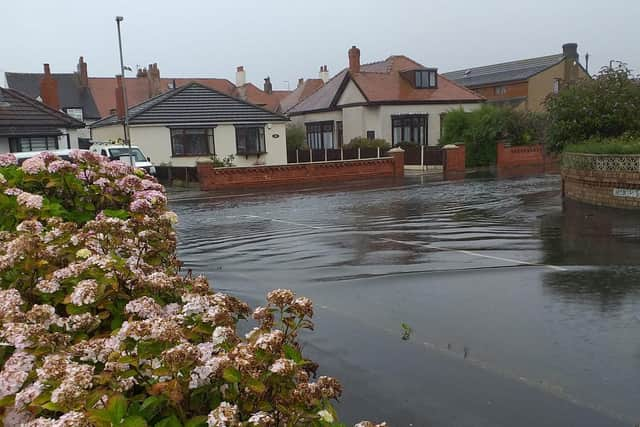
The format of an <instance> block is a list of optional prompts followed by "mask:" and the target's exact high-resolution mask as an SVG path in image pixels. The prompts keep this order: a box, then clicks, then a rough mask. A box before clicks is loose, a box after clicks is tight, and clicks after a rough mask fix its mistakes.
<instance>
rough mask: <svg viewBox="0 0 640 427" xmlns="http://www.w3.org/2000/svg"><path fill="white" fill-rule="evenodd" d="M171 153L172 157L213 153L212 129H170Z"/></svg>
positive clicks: (214, 151)
mask: <svg viewBox="0 0 640 427" xmlns="http://www.w3.org/2000/svg"><path fill="white" fill-rule="evenodd" d="M171 153H172V155H173V156H174V157H180V156H209V155H211V154H215V153H216V150H215V143H214V138H213V129H189V128H187V129H182V128H180V129H171Z"/></svg>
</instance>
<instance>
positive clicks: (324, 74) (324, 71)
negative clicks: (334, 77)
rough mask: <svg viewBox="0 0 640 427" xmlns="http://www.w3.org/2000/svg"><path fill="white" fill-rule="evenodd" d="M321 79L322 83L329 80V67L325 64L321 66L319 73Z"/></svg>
mask: <svg viewBox="0 0 640 427" xmlns="http://www.w3.org/2000/svg"><path fill="white" fill-rule="evenodd" d="M319 77H320V80H322V83H326V82H328V81H329V67H327V66H326V65H323V66H322V67H320V74H319Z"/></svg>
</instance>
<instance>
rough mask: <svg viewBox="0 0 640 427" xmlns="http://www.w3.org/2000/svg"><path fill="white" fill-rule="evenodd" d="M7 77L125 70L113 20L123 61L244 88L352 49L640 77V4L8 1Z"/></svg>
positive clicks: (305, 70)
mask: <svg viewBox="0 0 640 427" xmlns="http://www.w3.org/2000/svg"><path fill="white" fill-rule="evenodd" d="M0 10H1V11H2V12H1V14H2V25H0V71H19V72H40V71H41V70H42V64H43V63H45V62H48V63H50V64H51V68H52V71H53V72H72V71H74V70H75V65H76V64H77V60H78V56H80V55H83V56H84V57H85V61H86V62H88V64H89V75H91V76H113V75H115V74H117V73H118V71H119V62H118V61H119V60H118V51H117V37H116V26H115V22H114V17H115V16H116V15H123V16H124V17H125V20H124V22H123V39H124V55H125V63H126V64H127V65H129V66H131V67H132V68H134V67H135V66H136V65H138V64H139V65H146V64H149V63H151V62H157V63H158V65H159V68H160V74H161V76H163V77H191V76H202V77H205V76H206V77H223V78H228V79H230V80H231V81H235V69H236V66H238V65H244V66H245V69H246V70H247V79H248V80H249V81H252V82H254V83H256V84H258V85H260V86H261V84H262V82H263V80H262V79H263V78H264V77H265V76H267V75H269V76H271V80H272V82H273V85H274V88H279V89H280V88H286V87H287V83H286V81H289V82H290V84H291V87H294V86H295V82H296V81H297V79H298V77H305V78H308V77H317V75H318V70H319V68H320V66H321V65H323V64H327V65H328V66H329V71H330V73H331V75H333V74H334V73H335V72H337V71H339V70H340V69H341V68H343V67H345V66H346V65H347V62H348V59H347V50H348V49H349V47H350V46H351V45H353V44H355V45H358V47H360V49H361V51H362V62H363V63H364V62H372V61H376V60H380V59H384V58H386V57H387V56H389V55H391V54H404V55H407V56H409V57H411V58H413V59H415V60H417V61H418V62H420V63H422V64H424V65H427V66H433V67H438V68H439V70H440V71H451V70H454V69H460V68H466V67H470V66H477V65H487V64H491V63H496V62H503V61H509V60H515V59H524V58H530V57H535V56H542V55H550V54H554V53H560V52H561V46H562V44H563V43H565V42H577V43H578V50H579V53H580V55H581V56H580V59H581V62H582V63H583V64H584V55H585V53H587V52H588V53H589V54H590V56H591V58H590V65H589V71H590V72H592V73H594V72H596V71H597V70H598V69H599V68H600V67H601V66H603V65H605V64H608V61H609V60H610V59H616V60H622V61H625V62H627V63H628V64H629V66H630V67H631V68H633V69H635V70H636V71H638V70H640V27H639V25H638V22H639V20H640V1H637V0H636V1H632V0H607V1H603V0H580V1H578V0H536V1H526V2H524V1H514V0H483V1H464V2H463V1H451V0H387V1H384V2H382V1H379V0H362V1H361V0H322V1H314V2H311V1H309V0H232V1H229V0H207V1H195V0H180V1H175V0H172V1H165V0H154V1H148V0H127V1H121V0H107V1H94V0H82V1H76V0H59V1H54V0H39V1H35V0H19V1H18V0H3V5H2V7H1V8H0Z"/></svg>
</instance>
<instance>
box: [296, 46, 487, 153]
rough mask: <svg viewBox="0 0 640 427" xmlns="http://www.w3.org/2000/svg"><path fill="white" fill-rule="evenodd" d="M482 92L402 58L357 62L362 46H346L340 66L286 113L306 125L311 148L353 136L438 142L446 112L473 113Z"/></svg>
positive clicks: (332, 144)
mask: <svg viewBox="0 0 640 427" xmlns="http://www.w3.org/2000/svg"><path fill="white" fill-rule="evenodd" d="M482 102H484V98H483V97H482V96H479V95H477V94H476V93H474V92H473V91H471V90H469V89H466V88H465V87H463V86H459V85H457V84H456V83H454V82H452V81H450V80H448V79H446V78H445V77H443V76H442V75H440V74H438V70H437V69H436V68H430V67H425V66H423V65H421V64H419V63H417V62H416V61H414V60H412V59H410V58H407V57H406V56H402V55H400V56H398V55H395V56H390V57H389V58H387V59H386V60H384V61H380V62H374V63H371V64H364V65H360V49H358V48H357V47H355V46H353V47H352V48H351V49H350V50H349V68H347V69H344V70H342V71H341V72H340V73H338V74H336V75H335V76H334V77H333V78H332V79H330V80H329V81H328V82H327V83H326V84H325V85H324V86H322V87H320V88H319V89H318V90H317V91H316V92H314V93H313V94H312V95H310V96H308V97H307V98H305V99H304V100H302V101H301V102H300V103H298V104H297V105H296V106H295V107H293V108H291V109H290V110H289V111H288V115H289V117H290V118H291V120H292V121H293V122H294V123H296V124H300V125H303V126H305V128H306V132H307V143H308V145H309V146H310V147H311V148H339V147H341V146H342V144H347V143H348V142H349V141H350V140H351V139H353V138H357V137H367V138H370V139H374V138H382V139H385V140H387V141H388V142H389V143H391V144H393V145H395V144H398V143H400V142H415V143H418V144H421V145H437V144H438V141H439V139H440V132H441V126H440V125H441V120H442V118H443V117H444V114H446V112H448V111H451V110H452V109H457V108H463V109H464V110H467V111H471V110H473V109H476V108H478V107H480V105H481V104H482Z"/></svg>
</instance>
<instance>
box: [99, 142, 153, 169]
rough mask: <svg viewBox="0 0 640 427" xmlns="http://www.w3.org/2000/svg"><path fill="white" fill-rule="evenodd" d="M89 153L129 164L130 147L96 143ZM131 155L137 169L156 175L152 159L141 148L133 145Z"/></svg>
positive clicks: (110, 143)
mask: <svg viewBox="0 0 640 427" xmlns="http://www.w3.org/2000/svg"><path fill="white" fill-rule="evenodd" d="M89 151H92V152H94V153H98V154H100V155H103V156H105V157H108V158H110V159H111V160H120V161H122V162H125V163H127V164H129V146H128V145H124V144H114V143H112V142H95V141H94V142H93V143H92V145H91V147H89ZM131 155H132V156H133V161H134V162H135V166H136V167H137V168H140V169H144V170H146V171H147V173H149V174H150V175H155V174H156V168H155V166H153V165H152V164H151V159H150V158H148V157H146V156H145V155H144V153H143V152H142V150H141V149H140V148H139V147H137V146H135V145H132V146H131Z"/></svg>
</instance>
